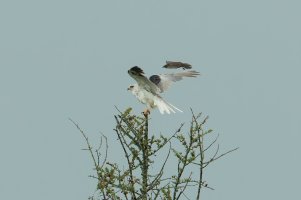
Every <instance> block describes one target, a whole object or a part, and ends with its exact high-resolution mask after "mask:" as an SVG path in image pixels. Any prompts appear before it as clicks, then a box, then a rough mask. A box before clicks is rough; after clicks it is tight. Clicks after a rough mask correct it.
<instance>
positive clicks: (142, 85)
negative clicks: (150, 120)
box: [128, 66, 200, 115]
mask: <svg viewBox="0 0 301 200" xmlns="http://www.w3.org/2000/svg"><path fill="white" fill-rule="evenodd" d="M128 73H129V75H130V76H131V77H132V78H133V79H135V80H136V81H137V84H134V85H131V86H130V87H129V88H128V90H130V91H131V92H132V94H133V95H134V96H136V97H137V99H138V100H139V101H140V102H141V103H143V104H146V106H147V108H146V110H145V111H144V112H143V113H144V115H147V114H149V113H150V110H151V109H152V108H156V107H157V108H158V109H159V111H160V113H161V114H164V113H165V112H166V113H168V114H170V113H171V112H173V113H175V110H177V111H179V112H183V111H181V110H180V109H178V108H177V107H175V106H173V105H172V104H170V103H168V102H166V101H164V100H163V99H162V97H161V96H160V95H159V94H160V93H162V92H164V91H166V90H167V89H168V88H169V87H170V86H171V85H172V83H173V82H176V81H179V80H182V79H183V77H196V76H198V75H199V74H200V73H199V72H197V71H184V72H179V73H173V74H160V75H152V76H151V77H150V78H149V79H148V78H147V77H145V76H144V72H143V70H142V69H141V68H139V67H137V66H135V67H132V68H131V69H129V70H128Z"/></svg>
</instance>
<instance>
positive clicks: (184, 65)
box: [163, 61, 191, 69]
mask: <svg viewBox="0 0 301 200" xmlns="http://www.w3.org/2000/svg"><path fill="white" fill-rule="evenodd" d="M163 67H164V68H167V69H177V68H181V67H182V68H183V69H191V65H190V64H188V63H183V62H178V61H166V64H165V65H164V66H163Z"/></svg>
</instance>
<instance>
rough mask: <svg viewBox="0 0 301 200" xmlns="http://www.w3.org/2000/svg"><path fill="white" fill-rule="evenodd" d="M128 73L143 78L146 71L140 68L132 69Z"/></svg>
mask: <svg viewBox="0 0 301 200" xmlns="http://www.w3.org/2000/svg"><path fill="white" fill-rule="evenodd" d="M128 72H131V73H133V74H136V75H139V76H143V74H144V71H143V70H142V69H141V68H140V67H138V66H134V67H132V68H131V69H130V70H129V71H128Z"/></svg>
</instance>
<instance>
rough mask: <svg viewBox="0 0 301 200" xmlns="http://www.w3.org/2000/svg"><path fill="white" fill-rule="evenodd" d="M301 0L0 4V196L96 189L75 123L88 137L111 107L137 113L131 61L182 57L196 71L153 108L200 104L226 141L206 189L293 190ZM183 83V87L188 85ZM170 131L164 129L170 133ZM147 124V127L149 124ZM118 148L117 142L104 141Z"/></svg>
mask: <svg viewBox="0 0 301 200" xmlns="http://www.w3.org/2000/svg"><path fill="white" fill-rule="evenodd" d="M300 7H301V3H300V1H297V0H295V1H294V0H287V1H280V0H253V1H244V0H228V1H223V0H216V1H208V0H206V1H199V0H198V1H197V0H194V1H180V0H166V1H138V0H135V1H134V0H127V1H121V0H120V1H113V0H112V1H101V0H98V1H96V0H91V1H80V0H52V1H40V0H27V1H18V0H16V1H6V0H2V1H1V2H0V26H1V31H0V55H1V58H0V124H1V126H0V132H1V133H0V159H1V160H0V162H1V165H0V199H6V200H9V199H33V200H36V199H44V200H53V199H78V200H80V199H86V198H87V197H88V196H89V195H90V194H91V193H93V192H94V190H95V182H94V181H93V180H91V179H90V178H88V177H87V176H88V175H89V174H91V173H92V170H91V168H92V163H91V161H90V159H89V158H88V155H87V153H86V152H84V151H81V150H80V149H81V148H83V147H85V145H84V140H83V138H82V137H81V136H80V134H79V133H78V132H77V130H76V129H75V128H74V126H73V125H72V124H71V123H70V122H69V121H68V118H69V117H71V118H73V119H74V120H75V121H77V122H79V123H80V125H81V127H82V128H83V129H84V130H85V131H86V132H87V134H88V135H89V137H90V138H91V140H92V141H93V142H95V144H97V141H98V140H97V139H98V137H99V132H100V131H101V132H103V133H104V134H106V135H107V136H108V137H109V145H110V146H111V149H109V151H110V155H109V157H110V158H111V159H113V160H118V159H120V158H121V154H120V153H119V152H116V151H114V150H115V149H114V148H115V146H116V144H117V141H116V137H115V135H114V132H113V131H112V129H113V126H114V119H113V114H114V113H116V110H115V108H114V105H117V106H118V107H119V108H120V109H125V108H126V107H128V106H131V107H133V108H134V112H136V113H139V112H140V111H141V110H142V109H143V106H142V105H140V104H139V103H138V101H137V100H136V99H135V98H134V97H133V96H132V95H131V94H129V93H128V92H127V91H126V88H127V86H128V85H129V84H131V83H133V82H134V81H133V80H132V79H131V78H130V77H129V76H128V75H127V73H126V71H127V69H128V68H130V67H131V66H134V65H139V66H141V67H142V68H143V69H144V71H145V72H146V73H147V74H149V75H151V74H152V73H157V72H166V70H163V69H161V68H160V67H161V66H162V64H164V62H165V60H181V61H186V62H189V63H191V64H192V65H193V67H194V69H196V70H198V71H200V72H201V73H202V76H201V77H200V78H198V79H193V80H186V81H183V82H181V83H179V84H177V87H173V88H171V89H170V91H168V92H167V93H166V94H165V95H164V97H165V98H166V100H168V101H170V102H171V103H173V104H174V105H176V106H177V107H179V108H180V109H182V110H184V111H185V112H184V113H183V114H176V115H170V116H168V115H164V116H161V115H160V114H159V113H158V111H154V112H153V113H152V123H153V126H156V129H157V130H158V131H159V130H161V131H162V132H166V133H167V134H169V133H171V132H173V131H174V130H175V128H176V127H177V124H178V123H180V122H183V121H186V122H187V121H189V119H190V114H189V107H192V108H193V109H194V110H195V111H196V112H198V111H199V112H203V113H205V114H207V115H209V116H210V120H209V123H208V127H210V128H212V129H214V130H215V131H216V132H217V133H219V134H220V138H219V143H220V144H221V146H222V149H223V150H227V149H230V148H232V147H236V146H239V147H240V149H239V151H237V152H235V153H233V154H231V155H229V156H228V157H225V158H224V159H222V160H220V161H218V162H216V163H215V164H214V165H213V166H212V167H211V168H210V169H208V170H207V171H206V180H207V181H208V183H209V184H210V185H211V186H212V187H214V188H215V189H216V190H215V191H210V190H204V191H203V195H204V198H203V199H204V200H205V199H206V200H210V199H234V200H241V199H245V200H251V199H274V200H280V199H298V198H300V197H301V196H300V192H299V186H300V181H299V180H300V179H301V173H300V168H301V159H300V156H298V152H300V150H301V147H300V145H299V141H300V140H301V136H300V133H301V119H300V112H301V107H300V102H301V94H300V85H301V81H300V74H301V37H300V35H301V26H300V19H301V12H300ZM187 88H190V89H187ZM168 131H170V132H168ZM154 134H157V133H154ZM113 147H114V148H113Z"/></svg>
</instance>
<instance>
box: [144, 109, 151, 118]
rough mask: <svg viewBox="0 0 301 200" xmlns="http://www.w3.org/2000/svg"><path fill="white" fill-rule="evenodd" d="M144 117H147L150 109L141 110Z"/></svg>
mask: <svg viewBox="0 0 301 200" xmlns="http://www.w3.org/2000/svg"><path fill="white" fill-rule="evenodd" d="M142 113H143V115H144V117H147V116H148V115H149V114H150V110H149V109H148V108H146V109H145V110H144V111H143V112H142Z"/></svg>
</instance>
